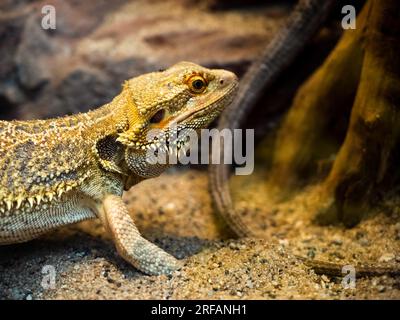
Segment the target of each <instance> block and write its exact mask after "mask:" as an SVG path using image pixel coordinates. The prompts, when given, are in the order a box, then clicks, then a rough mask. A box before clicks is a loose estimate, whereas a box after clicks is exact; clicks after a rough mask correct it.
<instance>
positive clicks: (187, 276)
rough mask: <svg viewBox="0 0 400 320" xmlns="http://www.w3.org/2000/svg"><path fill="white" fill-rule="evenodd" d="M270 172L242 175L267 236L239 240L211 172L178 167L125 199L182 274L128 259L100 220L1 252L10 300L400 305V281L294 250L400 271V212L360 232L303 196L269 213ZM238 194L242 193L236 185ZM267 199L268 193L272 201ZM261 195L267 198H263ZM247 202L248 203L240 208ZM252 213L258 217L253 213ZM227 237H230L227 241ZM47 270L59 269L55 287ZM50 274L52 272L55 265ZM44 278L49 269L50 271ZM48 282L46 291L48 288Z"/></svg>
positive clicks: (0, 278) (3, 289) (0, 275)
mask: <svg viewBox="0 0 400 320" xmlns="http://www.w3.org/2000/svg"><path fill="white" fill-rule="evenodd" d="M262 177H263V176H262V175H258V180H257V179H255V178H254V177H253V178H252V179H251V180H250V179H247V180H246V179H238V181H234V183H233V184H234V185H235V186H236V185H239V186H242V187H243V186H246V188H245V190H246V192H245V193H238V194H241V195H242V197H243V198H245V199H246V202H244V200H243V199H242V200H240V197H236V199H237V201H239V202H238V203H239V206H240V205H242V206H243V205H244V204H245V203H246V204H247V207H248V209H247V210H243V212H244V214H245V217H244V218H245V219H246V221H248V223H250V224H252V225H253V227H255V228H259V229H260V230H263V233H264V236H265V239H240V240H230V239H226V238H227V236H228V235H227V232H226V230H225V229H224V227H223V226H222V225H223V224H221V222H220V221H219V220H218V219H217V218H216V217H215V213H214V212H213V209H212V205H211V199H210V198H209V195H208V192H207V174H206V172H203V171H198V170H193V169H190V170H188V169H185V170H173V171H170V172H168V173H166V174H164V175H162V176H161V177H159V178H157V179H153V180H149V181H145V182H143V183H141V184H139V185H137V186H135V187H134V188H133V189H131V190H130V192H129V193H127V194H126V195H125V200H126V202H127V203H128V206H129V208H130V211H131V212H132V216H133V217H134V218H135V220H136V221H137V224H138V226H139V228H140V230H142V232H143V233H144V235H145V236H146V237H148V238H150V239H152V240H154V241H155V242H156V243H157V244H158V245H160V246H161V247H163V248H164V249H165V250H167V251H168V252H170V253H172V254H173V255H175V256H176V257H178V258H179V259H183V260H184V262H185V266H184V267H183V269H182V270H180V271H178V272H176V273H175V274H174V275H173V276H170V277H167V276H147V275H144V274H142V273H140V272H138V271H136V270H135V269H134V268H132V267H131V266H130V265H128V264H127V263H125V262H124V261H123V260H122V259H121V258H120V257H119V256H118V254H117V253H116V251H115V249H114V247H113V244H112V243H111V241H110V240H109V239H108V237H107V235H106V234H105V233H104V231H103V228H102V227H101V225H100V224H99V223H98V222H97V221H87V222H84V223H81V224H80V225H76V226H72V227H69V228H64V229H62V230H59V231H57V232H55V233H52V234H49V235H47V236H46V237H44V238H42V239H38V240H35V241H32V242H29V243H25V244H20V245H11V246H5V247H1V248H0V297H1V298H2V299H399V298H400V279H399V278H392V277H389V276H380V277H370V278H360V279H356V288H355V289H344V288H343V286H342V283H341V281H342V279H341V278H331V277H328V276H326V275H317V274H315V273H314V271H313V270H311V269H310V268H308V267H306V266H305V265H304V264H302V263H301V262H300V261H299V260H297V259H296V258H295V256H294V255H293V254H301V255H303V256H308V257H310V258H313V257H315V258H318V259H325V260H329V261H332V262H337V263H342V264H348V263H350V264H357V263H358V262H377V261H378V262H380V263H382V262H385V263H392V264H393V265H397V266H398V265H399V263H398V262H399V260H400V256H399V252H400V250H399V245H400V223H399V222H396V221H399V212H391V213H387V212H382V213H380V214H377V215H375V216H373V217H371V218H369V219H366V220H365V221H363V222H362V223H360V224H359V225H358V226H357V227H355V228H353V229H345V228H343V227H341V226H339V225H338V226H328V227H321V226H318V225H315V224H313V223H312V222H311V220H310V219H309V217H308V215H309V213H308V211H307V210H306V208H307V204H306V201H304V196H303V197H302V196H299V197H297V198H296V199H293V200H292V201H290V202H289V203H288V204H283V205H280V206H278V207H276V208H274V209H273V210H272V211H271V210H270V209H269V210H264V209H263V208H265V207H266V206H265V203H264V204H263V203H262V201H259V200H260V199H261V197H260V195H262V194H263V192H264V190H263V181H262V180H263V178H262ZM235 190H238V189H235ZM264 198H265V197H264ZM257 199H258V200H257ZM240 201H241V202H240ZM249 212H250V213H249ZM224 238H225V240H223V239H224ZM45 266H51V268H53V267H54V271H55V283H54V287H53V288H48V287H46V284H49V281H48V279H49V278H48V277H46V275H47V273H46V268H45V269H43V268H44V267H45ZM47 268H48V267H47ZM43 272H44V273H43ZM43 283H44V284H45V288H44V287H43V286H42V284H43Z"/></svg>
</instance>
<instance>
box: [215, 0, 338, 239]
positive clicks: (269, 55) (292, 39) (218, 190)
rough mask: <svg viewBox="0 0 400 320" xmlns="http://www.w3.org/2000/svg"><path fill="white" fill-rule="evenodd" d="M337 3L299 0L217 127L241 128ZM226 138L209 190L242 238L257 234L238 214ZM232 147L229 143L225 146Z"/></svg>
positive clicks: (217, 207)
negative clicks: (230, 188)
mask: <svg viewBox="0 0 400 320" xmlns="http://www.w3.org/2000/svg"><path fill="white" fill-rule="evenodd" d="M333 4H334V1H333V0H325V1H321V0H300V1H299V3H298V4H297V6H296V7H295V8H294V10H293V12H292V13H291V15H290V17H289V18H288V20H287V22H286V25H285V26H283V27H282V28H281V30H280V31H279V33H278V34H277V35H276V36H275V37H274V38H273V40H272V41H271V42H270V43H268V45H267V46H266V47H265V48H264V50H263V52H262V53H261V55H260V57H259V58H258V59H257V60H255V61H254V62H253V63H252V64H251V66H250V67H249V69H248V70H247V72H246V73H245V75H244V77H243V79H242V80H241V81H240V88H239V91H238V94H237V96H236V98H235V100H234V101H233V103H232V104H231V105H230V106H229V107H228V108H226V109H225V110H224V112H223V113H222V114H221V117H220V120H219V123H218V129H219V130H222V129H224V128H228V129H236V128H239V127H240V125H241V122H242V121H243V119H244V118H245V115H247V114H248V112H249V111H250V110H251V108H252V107H253V106H254V104H255V103H256V102H257V99H258V98H259V97H260V95H261V94H262V92H263V91H264V90H266V89H267V88H268V87H269V86H270V85H271V84H272V83H273V82H274V81H275V80H276V78H277V77H278V76H279V75H280V74H281V72H282V71H283V70H284V69H285V68H286V67H287V66H288V65H290V63H291V62H292V61H293V60H294V59H295V58H296V57H297V56H298V54H299V53H300V52H301V50H302V49H303V48H304V46H305V45H306V44H307V43H308V41H309V40H310V39H311V38H312V36H313V35H315V33H316V32H317V31H318V29H319V28H320V27H321V25H322V23H323V22H324V21H325V18H326V16H327V15H328V14H329V12H330V9H331V8H332V6H333ZM223 143H224V141H223V139H222V138H221V150H220V162H219V163H220V164H211V165H210V166H209V177H210V189H211V195H212V198H213V200H214V203H215V206H216V209H217V211H218V212H219V214H220V215H221V216H222V218H223V219H224V220H225V222H226V223H227V224H228V226H229V227H230V229H231V230H232V231H233V232H234V233H235V234H236V235H237V236H240V237H244V236H254V235H255V234H254V232H253V231H252V230H250V229H249V228H248V227H247V226H246V224H244V223H243V222H242V220H241V218H240V216H239V215H238V214H237V213H236V211H235V209H234V207H233V204H232V199H231V195H230V191H229V186H228V179H229V169H230V168H229V166H228V165H227V164H224V163H223V159H224V150H225V152H226V151H231V150H227V149H225V148H224V145H223ZM225 147H229V146H225Z"/></svg>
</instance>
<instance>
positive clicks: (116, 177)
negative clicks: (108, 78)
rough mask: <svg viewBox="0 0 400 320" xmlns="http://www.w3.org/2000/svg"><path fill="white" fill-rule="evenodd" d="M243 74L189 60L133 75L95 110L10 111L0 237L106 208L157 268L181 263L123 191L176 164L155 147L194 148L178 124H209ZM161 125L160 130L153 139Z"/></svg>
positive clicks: (0, 167)
mask: <svg viewBox="0 0 400 320" xmlns="http://www.w3.org/2000/svg"><path fill="white" fill-rule="evenodd" d="M237 84H238V81H237V78H236V76H235V75H234V74H233V73H231V72H229V71H226V70H216V69H213V70H211V69H207V68H203V67H201V66H198V65H196V64H193V63H189V62H181V63H178V64H176V65H174V66H172V67H171V68H169V69H167V70H165V71H160V72H153V73H149V74H145V75H142V76H139V77H136V78H133V79H130V80H128V81H126V82H125V83H124V85H123V89H122V91H121V93H120V94H119V95H118V96H116V97H115V98H114V99H113V100H112V101H111V102H110V103H108V104H106V105H104V106H102V107H100V108H98V109H95V110H93V111H90V112H87V113H83V114H78V115H72V116H67V117H62V118H57V119H48V120H31V121H11V122H7V121H0V244H1V245H4V244H12V243H18V242H25V241H28V240H31V239H34V238H36V237H38V236H40V235H42V234H43V233H45V232H48V231H49V230H52V229H55V228H57V227H60V226H63V225H68V224H72V223H75V222H79V221H82V220H86V219H92V218H99V219H100V220H101V222H102V224H103V225H104V227H105V229H106V230H107V231H108V232H109V233H110V234H111V235H112V238H113V241H114V243H115V246H116V249H117V251H118V252H119V254H120V255H121V256H122V257H123V258H124V259H125V260H126V261H128V262H129V263H131V264H132V265H133V266H134V267H136V268H137V269H139V270H141V271H143V272H144V273H147V274H152V275H158V274H170V273H172V272H173V271H174V270H176V269H178V268H179V267H180V262H179V261H178V260H177V259H175V258H174V257H173V256H171V255H169V254H168V253H166V252H164V251H163V250H162V249H160V248H158V247H157V246H156V245H154V244H152V243H151V242H149V241H147V240H146V239H144V238H143V237H142V236H141V234H140V233H139V231H138V229H137V227H136V226H135V223H134V221H133V220H132V218H131V217H130V216H129V214H128V210H127V208H126V206H125V204H124V202H123V201H122V199H121V196H122V193H123V191H124V190H128V189H129V188H130V187H132V186H133V185H135V184H137V183H139V182H140V181H142V180H144V179H147V178H152V177H156V176H158V175H160V174H161V173H162V172H163V171H164V170H165V169H166V168H167V167H168V164H157V163H156V164H151V163H149V161H147V158H146V155H147V152H148V151H149V150H153V151H154V150H164V151H168V152H170V151H171V150H179V151H181V150H184V149H185V147H186V145H185V141H182V140H180V138H172V134H171V128H172V127H173V126H175V128H176V130H178V131H179V132H182V131H184V130H188V129H192V130H199V129H201V128H205V127H206V126H207V125H208V124H209V123H210V122H211V121H213V120H214V119H215V118H216V117H217V116H218V114H219V113H220V112H221V111H222V110H223V109H224V108H225V107H226V106H227V105H228V104H229V103H230V102H231V100H232V99H233V96H234V94H235V92H236V88H237ZM151 129H157V130H158V132H159V133H158V134H157V135H156V136H154V137H153V138H151V139H148V137H147V136H148V133H149V132H150V131H151ZM179 137H180V136H179ZM173 146H174V147H175V149H173V148H172V147H173Z"/></svg>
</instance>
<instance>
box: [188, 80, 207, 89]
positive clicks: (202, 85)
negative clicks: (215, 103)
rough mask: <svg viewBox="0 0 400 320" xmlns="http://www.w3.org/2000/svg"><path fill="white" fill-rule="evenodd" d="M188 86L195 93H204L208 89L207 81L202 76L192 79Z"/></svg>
mask: <svg viewBox="0 0 400 320" xmlns="http://www.w3.org/2000/svg"><path fill="white" fill-rule="evenodd" d="M188 84H189V89H190V91H192V92H193V93H202V92H203V91H204V90H205V89H206V87H207V82H206V80H205V79H204V78H203V77H201V76H192V77H190V79H189V82H188Z"/></svg>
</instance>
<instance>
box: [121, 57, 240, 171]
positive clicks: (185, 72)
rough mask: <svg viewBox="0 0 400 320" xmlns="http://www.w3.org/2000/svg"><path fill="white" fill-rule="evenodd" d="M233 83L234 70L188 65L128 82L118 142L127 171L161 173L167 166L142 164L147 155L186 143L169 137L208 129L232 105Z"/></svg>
mask: <svg viewBox="0 0 400 320" xmlns="http://www.w3.org/2000/svg"><path fill="white" fill-rule="evenodd" d="M237 85H238V80H237V77H236V76H235V74H233V73H232V72H229V71H226V70H220V69H207V68H204V67H201V66H199V65H196V64H194V63H190V62H180V63H178V64H175V65H174V66H172V67H170V68H169V69H167V70H165V71H160V72H153V73H148V74H145V75H142V76H139V77H136V78H133V79H131V80H128V81H127V82H126V83H125V84H124V90H123V94H124V95H125V99H124V101H125V103H126V106H125V107H126V109H125V110H126V111H125V112H126V113H127V119H128V126H127V130H124V131H123V132H120V133H119V135H118V139H117V141H119V142H120V143H122V144H123V145H125V146H126V151H125V162H126V164H127V165H128V167H129V169H130V170H131V171H133V172H134V173H135V174H137V175H139V176H141V177H150V176H156V175H159V174H160V173H161V172H162V171H163V170H164V169H165V168H164V167H162V166H155V165H150V164H148V163H145V162H146V160H145V155H146V152H147V151H148V150H155V149H159V148H160V147H161V146H164V148H165V146H167V147H171V146H172V145H174V146H175V147H176V148H175V149H178V150H179V148H180V147H183V145H184V141H179V139H178V138H173V136H174V137H176V136H183V135H179V133H180V132H183V131H184V130H189V129H190V130H198V129H202V128H206V127H207V126H208V125H209V124H210V123H211V122H212V121H213V120H214V119H215V118H216V117H217V116H218V115H219V113H220V112H221V111H222V110H223V109H224V108H225V107H226V106H227V105H229V103H230V102H231V101H232V99H233V97H234V94H235V93H236V88H237ZM172 130H174V133H175V134H174V135H173V134H172Z"/></svg>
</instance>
